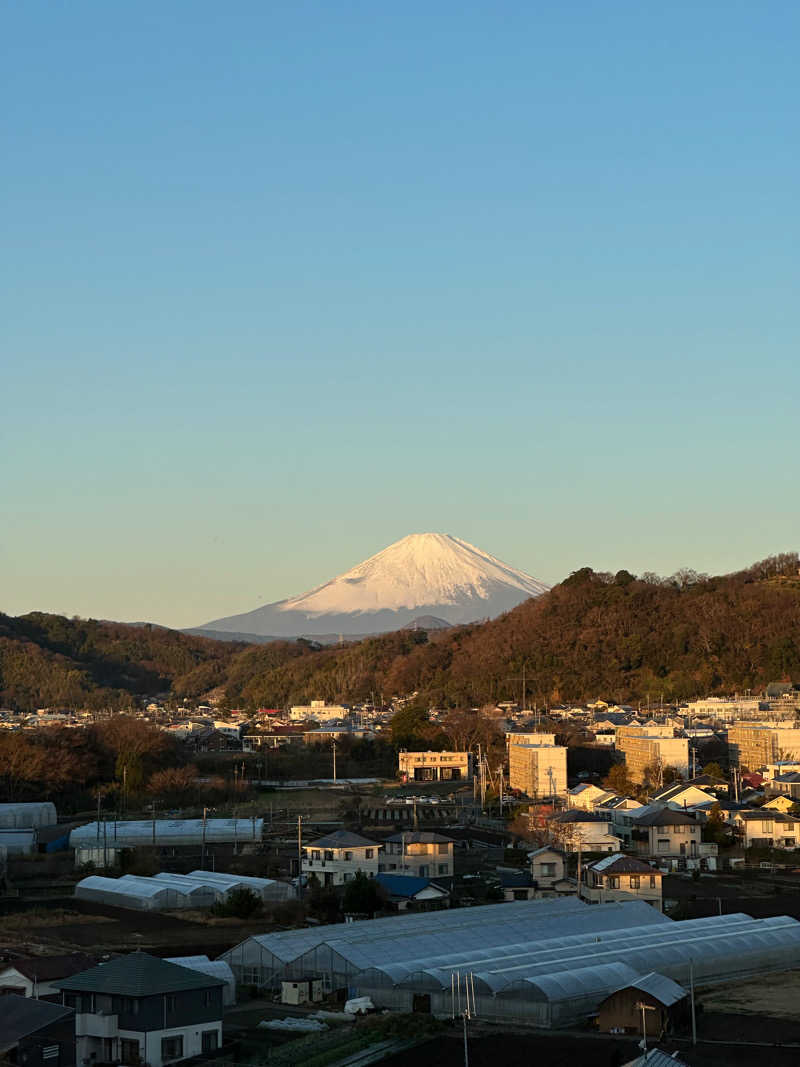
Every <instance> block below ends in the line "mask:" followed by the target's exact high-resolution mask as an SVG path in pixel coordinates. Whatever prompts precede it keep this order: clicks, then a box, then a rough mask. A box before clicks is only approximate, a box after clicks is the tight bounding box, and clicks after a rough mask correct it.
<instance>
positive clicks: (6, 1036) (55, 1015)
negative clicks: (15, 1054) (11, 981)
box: [0, 993, 73, 1051]
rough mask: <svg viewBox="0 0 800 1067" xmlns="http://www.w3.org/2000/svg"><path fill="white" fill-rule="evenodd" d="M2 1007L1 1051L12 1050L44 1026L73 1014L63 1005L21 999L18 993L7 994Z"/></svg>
mask: <svg viewBox="0 0 800 1067" xmlns="http://www.w3.org/2000/svg"><path fill="white" fill-rule="evenodd" d="M2 1007H3V1014H2V1017H1V1021H0V1050H3V1051H5V1050H6V1049H9V1048H12V1047H13V1046H14V1045H16V1043H17V1042H18V1041H20V1040H21V1039H22V1038H23V1037H27V1036H28V1035H29V1034H35V1033H36V1031H37V1030H41V1029H42V1027H43V1026H49V1025H50V1024H51V1023H55V1022H58V1020H59V1019H65V1018H67V1017H68V1016H69V1015H72V1014H73V1011H72V1008H67V1007H65V1006H64V1005H63V1004H52V1003H51V1002H50V1001H49V1000H35V999H34V998H33V997H21V996H19V995H18V994H16V993H7V994H6V996H4V997H3V998H2Z"/></svg>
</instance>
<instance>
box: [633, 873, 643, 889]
mask: <svg viewBox="0 0 800 1067" xmlns="http://www.w3.org/2000/svg"><path fill="white" fill-rule="evenodd" d="M640 885H641V879H640V878H639V875H638V874H632V875H631V889H638V888H639V886H640Z"/></svg>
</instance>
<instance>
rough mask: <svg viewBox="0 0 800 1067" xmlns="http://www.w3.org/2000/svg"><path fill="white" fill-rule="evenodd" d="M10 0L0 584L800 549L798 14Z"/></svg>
mask: <svg viewBox="0 0 800 1067" xmlns="http://www.w3.org/2000/svg"><path fill="white" fill-rule="evenodd" d="M0 18H1V26H0V39H2V44H0V49H2V53H3V54H2V56H0V98H1V99H2V101H3V103H2V107H1V108H0V112H1V114H0V136H2V156H3V163H2V169H1V170H0V174H1V175H2V178H0V180H1V181H2V186H3V197H2V205H3V206H2V208H1V209H0V210H2V213H3V219H2V237H1V238H0V241H1V242H2V244H1V246H0V247H2V256H0V259H1V260H2V268H1V270H2V276H1V277H0V289H1V290H2V296H0V301H2V307H0V338H1V339H2V353H3V354H2V376H1V377H0V395H1V396H2V409H1V413H0V447H1V448H2V453H1V454H2V461H0V513H2V514H1V515H0V610H4V611H6V612H8V613H10V614H18V613H21V612H25V611H29V610H34V609H38V610H46V611H56V612H62V613H65V614H69V615H72V614H79V615H85V616H89V615H91V616H94V617H104V618H118V619H128V620H136V619H153V620H156V621H160V622H163V623H166V624H170V625H183V626H188V625H195V624H200V623H203V622H204V621H206V620H208V619H211V618H214V617H217V616H220V615H228V614H233V613H235V612H239V611H244V610H247V609H249V608H253V607H257V606H258V605H259V604H261V603H267V602H269V601H272V600H277V599H279V598H282V597H284V596H287V595H289V594H293V593H299V592H301V591H302V590H304V589H306V588H308V587H310V586H312V585H315V584H317V583H318V582H321V581H324V580H326V579H327V578H329V577H332V576H333V575H334V574H336V573H339V572H341V571H342V570H345V569H347V568H348V567H350V566H352V565H353V564H355V563H356V562H358V561H359V560H360V559H362V558H364V557H366V556H368V555H371V554H373V553H374V552H377V551H378V550H380V549H381V548H383V547H385V546H386V545H387V544H389V543H390V542H392V541H395V540H397V539H398V538H400V537H402V536H404V535H405V534H407V533H412V532H421V531H427V530H435V531H442V532H447V533H452V534H455V535H457V536H459V537H463V538H465V539H467V540H468V541H472V542H473V543H475V544H477V545H479V546H480V547H482V548H484V549H486V550H487V551H489V552H491V553H493V554H494V555H496V556H499V557H500V558H501V559H505V560H506V561H508V562H509V563H512V564H513V565H515V566H518V567H521V568H523V569H525V570H527V571H529V572H530V573H532V574H534V575H536V576H537V577H540V578H543V579H544V580H547V581H551V582H554V581H558V580H559V579H560V578H562V577H564V576H565V575H566V574H567V573H568V572H570V571H571V570H574V569H575V568H577V567H580V566H583V565H586V564H588V565H592V566H595V567H596V568H598V569H603V570H616V569H618V568H620V567H627V568H628V569H630V570H633V571H637V572H639V571H643V570H655V571H658V572H661V573H670V572H672V571H674V570H675V569H676V568H678V567H679V566H682V565H687V566H694V567H696V568H697V569H699V570H707V571H712V572H721V571H726V570H731V569H734V568H736V567H738V566H741V565H745V564H747V563H749V562H752V561H753V560H755V559H758V558H761V557H763V556H765V555H768V554H770V553H771V552H773V551H780V550H786V549H789V548H794V547H797V545H798V530H800V521H799V520H800V494H798V473H797V455H798V445H797V437H798V410H799V408H798V405H800V395H799V394H800V347H799V346H798V340H800V300H798V290H799V289H800V286H799V285H798V283H799V282H800V277H798V274H799V273H800V272H799V271H798V263H799V259H800V252H799V251H798V250H799V249H800V215H799V214H798V189H800V173H798V171H799V170H800V167H799V166H798V163H799V161H800V149H799V148H798V145H800V139H799V135H800V129H799V127H800V118H799V117H798V116H800V100H799V99H798V88H799V87H800V73H799V70H800V68H799V67H798V62H797V56H798V50H799V49H800V7H799V6H798V5H797V4H795V3H790V2H785V3H781V2H771V3H770V2H767V3H764V4H754V3H752V2H746V3H745V2H737V0H718V2H700V3H698V2H697V0H692V2H681V0H677V2H674V3H670V4H642V3H640V2H633V0H631V2H611V3H608V2H604V3H600V2H596V3H593V2H572V3H545V2H542V3H530V2H508V3H499V4H488V3H473V2H469V0H466V2H465V0H458V2H456V0H442V2H439V3H431V2H430V0H427V2H425V3H422V2H415V0H406V2H405V3H402V4H385V3H374V2H366V0H364V2H361V3H348V2H346V0H337V2H336V3H331V2H330V0H322V2H319V3H306V2H303V0H285V2H281V3H270V2H269V0H251V2H248V0H236V2H234V3H230V4H223V3H219V2H218V0H216V2H214V3H210V2H204V0H185V2H180V0H172V2H169V3H164V2H163V0H160V2H158V3H156V2H150V0H139V2H137V3H134V4H109V3H106V2H99V0H98V2H93V3H89V2H82V0H74V2H70V3H62V4H52V3H42V2H38V0H27V2H26V3H24V4H14V5H6V6H5V9H4V11H3V13H2V16H1V17H0Z"/></svg>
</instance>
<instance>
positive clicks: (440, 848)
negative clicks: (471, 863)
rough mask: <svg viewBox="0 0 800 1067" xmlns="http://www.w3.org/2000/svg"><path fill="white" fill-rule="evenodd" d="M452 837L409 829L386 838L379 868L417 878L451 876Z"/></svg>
mask: <svg viewBox="0 0 800 1067" xmlns="http://www.w3.org/2000/svg"><path fill="white" fill-rule="evenodd" d="M453 844H454V843H453V840H452V838H449V837H443V836H442V835H441V834H434V833H428V832H426V831H421V830H411V831H408V832H407V833H403V834H395V835H394V836H393V837H390V838H387V840H386V845H385V855H384V856H383V859H382V862H381V867H382V868H385V870H386V871H387V872H392V873H396V874H410V875H414V876H415V877H417V878H436V879H437V880H438V879H441V878H452V877H453V873H454V872H453Z"/></svg>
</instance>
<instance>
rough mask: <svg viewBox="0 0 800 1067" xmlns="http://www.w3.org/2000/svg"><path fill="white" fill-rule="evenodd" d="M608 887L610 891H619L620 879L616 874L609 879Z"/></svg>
mask: <svg viewBox="0 0 800 1067" xmlns="http://www.w3.org/2000/svg"><path fill="white" fill-rule="evenodd" d="M608 885H609V888H610V889H619V877H618V876H617V875H616V874H614V875H612V876H611V877H610V878H609V879H608Z"/></svg>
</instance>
